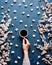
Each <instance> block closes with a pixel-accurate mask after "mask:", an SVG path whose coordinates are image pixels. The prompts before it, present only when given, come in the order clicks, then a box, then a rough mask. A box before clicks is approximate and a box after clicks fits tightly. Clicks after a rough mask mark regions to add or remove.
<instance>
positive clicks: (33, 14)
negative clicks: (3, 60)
mask: <svg viewBox="0 0 52 65" xmlns="http://www.w3.org/2000/svg"><path fill="white" fill-rule="evenodd" d="M4 1H5V0H0V6H4V9H1V8H0V21H1V19H2V17H3V16H2V15H1V12H5V11H6V10H7V9H8V8H9V9H10V12H9V15H10V16H11V18H12V23H13V24H14V25H15V26H14V27H12V26H11V25H10V27H9V30H12V31H13V34H12V35H14V36H15V39H14V40H13V39H11V36H12V35H9V37H8V39H10V40H11V42H12V43H13V46H12V47H11V51H12V50H14V51H15V54H13V55H12V54H10V58H11V61H10V62H9V63H8V65H22V60H23V52H22V41H21V39H20V36H19V31H20V30H21V29H27V30H28V32H29V33H28V37H27V38H28V39H29V41H30V44H31V46H30V51H29V57H30V61H31V65H36V62H37V61H39V62H40V65H46V64H45V63H44V62H43V61H42V60H41V58H40V59H38V58H37V56H38V55H41V53H40V51H39V50H37V49H36V48H34V46H33V45H34V43H35V44H36V43H37V39H39V40H40V43H38V44H42V42H41V39H40V34H39V32H38V28H37V25H38V20H39V19H40V18H41V16H42V13H43V11H42V10H41V9H40V8H39V9H38V10H37V9H36V6H40V5H44V6H45V3H44V0H41V3H39V2H38V0H26V2H25V3H22V0H17V3H13V0H8V3H5V2H4ZM48 1H49V2H51V1H52V0H48ZM12 3H13V4H14V5H13V7H11V4H12ZM30 3H33V6H30ZM19 4H22V5H21V7H19ZM25 5H28V6H27V8H25ZM31 8H33V9H34V10H33V12H31V11H30V9H31ZM14 9H16V10H17V13H16V14H14V13H13V10H14ZM23 11H25V14H24V15H22V12H23ZM38 11H40V12H41V14H40V15H39V16H38V15H37V12H38ZM27 14H30V17H29V18H27ZM14 16H17V20H14V19H13V18H14ZM21 19H22V20H23V23H22V24H20V23H19V21H20V20H21ZM32 19H35V20H36V21H35V22H34V23H33V22H32ZM6 21H7V20H6ZM25 24H27V25H28V27H27V28H25V27H24V25H25ZM31 24H32V25H33V27H32V28H31V27H30V25H31ZM15 28H18V29H19V31H18V32H15ZM33 29H36V30H37V31H36V32H33ZM33 34H35V35H36V37H35V38H33V37H32V35H33ZM15 44H18V45H19V47H18V48H15ZM33 49H34V50H35V53H34V54H32V50H33ZM17 56H20V57H21V59H20V60H18V58H17ZM15 60H17V61H18V64H15V63H14V61H15Z"/></svg>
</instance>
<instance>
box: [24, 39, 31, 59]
mask: <svg viewBox="0 0 52 65" xmlns="http://www.w3.org/2000/svg"><path fill="white" fill-rule="evenodd" d="M29 47H30V43H29V41H28V40H27V39H26V38H24V39H23V51H24V59H28V58H29V56H28V50H29Z"/></svg>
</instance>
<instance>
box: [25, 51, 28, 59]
mask: <svg viewBox="0 0 52 65" xmlns="http://www.w3.org/2000/svg"><path fill="white" fill-rule="evenodd" d="M28 58H29V56H28V51H24V59H28Z"/></svg>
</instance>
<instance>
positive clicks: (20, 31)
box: [19, 29, 28, 38]
mask: <svg viewBox="0 0 52 65" xmlns="http://www.w3.org/2000/svg"><path fill="white" fill-rule="evenodd" d="M22 30H25V31H26V32H27V35H26V36H22V35H21V34H20V32H21V31H22ZM19 35H20V37H22V38H25V37H27V36H28V30H26V29H21V30H20V31H19Z"/></svg>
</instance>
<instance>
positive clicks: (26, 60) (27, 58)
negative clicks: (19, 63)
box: [23, 52, 30, 65]
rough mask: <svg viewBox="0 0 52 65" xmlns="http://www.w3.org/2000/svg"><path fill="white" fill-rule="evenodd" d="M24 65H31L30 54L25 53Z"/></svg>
mask: <svg viewBox="0 0 52 65" xmlns="http://www.w3.org/2000/svg"><path fill="white" fill-rule="evenodd" d="M23 65H30V60H29V56H28V52H24V59H23Z"/></svg>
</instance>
